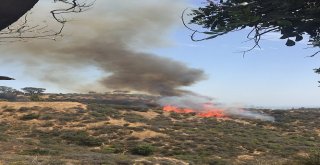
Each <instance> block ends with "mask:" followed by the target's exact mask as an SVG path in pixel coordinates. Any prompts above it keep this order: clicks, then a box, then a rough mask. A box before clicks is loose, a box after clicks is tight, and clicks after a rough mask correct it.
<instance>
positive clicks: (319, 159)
mask: <svg viewBox="0 0 320 165" xmlns="http://www.w3.org/2000/svg"><path fill="white" fill-rule="evenodd" d="M301 165H320V149H316V150H312V151H311V152H310V153H309V156H307V157H306V158H304V159H302V160H301Z"/></svg>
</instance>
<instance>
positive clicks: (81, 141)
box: [61, 131, 101, 146]
mask: <svg viewBox="0 0 320 165" xmlns="http://www.w3.org/2000/svg"><path fill="white" fill-rule="evenodd" d="M61 138H63V139H65V140H67V141H69V142H70V143H75V144H77V145H81V146H100V145H101V140H99V139H96V138H94V137H92V136H89V134H88V133H87V132H84V131H66V132H63V133H62V134H61Z"/></svg>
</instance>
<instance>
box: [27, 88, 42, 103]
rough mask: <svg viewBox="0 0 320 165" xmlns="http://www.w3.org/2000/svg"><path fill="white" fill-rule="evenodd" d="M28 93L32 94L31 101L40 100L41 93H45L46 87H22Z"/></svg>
mask: <svg viewBox="0 0 320 165" xmlns="http://www.w3.org/2000/svg"><path fill="white" fill-rule="evenodd" d="M21 90H23V91H24V92H25V93H26V94H27V95H30V100H31V101H40V100H41V99H40V95H41V94H43V93H44V91H45V90H46V89H45V88H35V87H25V88H22V89H21Z"/></svg>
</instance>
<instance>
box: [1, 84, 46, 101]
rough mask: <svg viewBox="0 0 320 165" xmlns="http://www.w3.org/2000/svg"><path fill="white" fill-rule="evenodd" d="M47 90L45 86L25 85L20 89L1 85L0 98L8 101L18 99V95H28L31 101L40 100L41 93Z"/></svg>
mask: <svg viewBox="0 0 320 165" xmlns="http://www.w3.org/2000/svg"><path fill="white" fill-rule="evenodd" d="M45 91H46V89H45V88H36V87H25V88H21V91H20V90H17V89H14V88H12V87H7V86H0V99H1V100H6V101H16V100H17V96H18V95H24V96H28V97H29V98H30V100H31V101H40V100H41V99H40V95H42V94H43V93H44V92H45Z"/></svg>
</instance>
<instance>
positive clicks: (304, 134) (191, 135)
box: [0, 94, 320, 165]
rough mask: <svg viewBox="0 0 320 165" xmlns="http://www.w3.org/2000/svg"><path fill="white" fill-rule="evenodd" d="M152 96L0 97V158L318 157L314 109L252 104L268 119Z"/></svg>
mask: <svg viewBox="0 0 320 165" xmlns="http://www.w3.org/2000/svg"><path fill="white" fill-rule="evenodd" d="M155 100H156V97H151V96H145V95H126V94H119V95H112V94H108V95H100V94H87V95H84V94H82V95H80V94H65V95H64V94H50V95H47V96H46V97H44V98H43V101H41V102H0V149H1V152H0V164H3V165H7V164H8V165H24V164H26V165H30V164H35V165H40V164H41V165H49V164H50V165H64V164H65V165H109V164H110V165H113V164H114V165H131V164H136V165H152V164H160V165H171V164H172V165H188V164H190V165H202V164H203V165H206V164H208V165H224V164H226V165H228V164H230V165H233V164H234V165H242V164H243V165H269V164H271V165H272V164H274V165H294V164H296V165H299V164H307V163H314V162H316V161H317V160H319V159H320V153H319V151H320V149H319V147H320V110H319V109H305V108H304V109H303V108H302V109H291V110H267V109H259V110H257V109H253V111H260V112H263V113H266V114H270V115H271V116H274V117H275V121H274V122H270V121H260V120H253V119H240V118H226V119H218V118H199V117H197V116H195V114H177V113H168V112H163V111H162V108H161V107H159V106H158V105H157V104H156V103H155ZM318 163H319V162H318ZM310 165H316V164H310Z"/></svg>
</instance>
